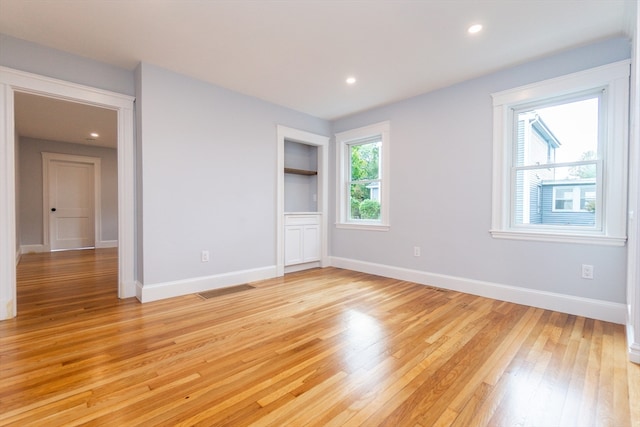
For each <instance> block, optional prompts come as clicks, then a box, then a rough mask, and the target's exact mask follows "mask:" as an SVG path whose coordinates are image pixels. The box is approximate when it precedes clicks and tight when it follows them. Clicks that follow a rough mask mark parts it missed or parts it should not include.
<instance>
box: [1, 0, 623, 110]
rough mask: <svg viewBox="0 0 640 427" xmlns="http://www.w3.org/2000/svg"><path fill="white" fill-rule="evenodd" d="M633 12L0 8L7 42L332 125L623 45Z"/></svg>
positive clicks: (322, 2) (567, 0) (577, 5)
mask: <svg viewBox="0 0 640 427" xmlns="http://www.w3.org/2000/svg"><path fill="white" fill-rule="evenodd" d="M634 2H635V0H423V1H419V0H412V1H403V0H398V1H390V0H386V1H385V0H359V1H352V0H343V1H339V0H336V1H331V0H279V1H275V0H273V1H268V0H264V1H260V0H253V1H245V0H237V1H231V0H229V1H213V0H210V1H207V0H155V1H149V0H129V1H108V0H56V1H46V0H0V32H2V33H4V34H7V35H10V36H13V37H17V38H21V39H25V40H29V41H33V42H36V43H39V44H42V45H45V46H50V47H53V48H57V49H61V50H64V51H68V52H71V53H75V54H78V55H82V56H85V57H88V58H93V59H96V60H98V61H102V62H106V63H109V64H113V65H116V66H119V67H123V68H126V69H133V68H135V67H136V65H137V64H138V63H139V62H140V61H143V62H148V63H152V64H155V65H158V66H161V67H164V68H167V69H170V70H173V71H176V72H179V73H182V74H186V75H189V76H192V77H196V78H199V79H202V80H205V81H208V82H211V83H214V84H217V85H220V86H223V87H226V88H229V89H232V90H235V91H238V92H241V93H245V94H247V95H251V96H255V97H257V98H261V99H264V100H267V101H271V102H273V103H275V104H279V105H283V106H286V107H290V108H293V109H295V110H298V111H302V112H305V113H308V114H311V115H313V116H316V117H320V118H324V119H335V118H338V117H342V116H345V115H349V114H352V113H355V112H358V111H363V110H366V109H369V108H373V107H376V106H379V105H384V104H388V103H391V102H394V101H397V100H400V99H404V98H408V97H411V96H415V95H418V94H421V93H425V92H428V91H431V90H434V89H438V88H441V87H445V86H448V85H451V84H454V83H456V82H460V81H464V80H467V79H470V78H473V77H477V76H480V75H483V74H487V73H490V72H493V71H495V70H498V69H501V68H505V67H508V66H512V65H515V64H519V63H522V62H525V61H527V60H530V59H532V58H537V57H541V56H544V55H548V54H551V53H555V52H558V51H562V50H565V49H568V48H571V47H575V46H579V45H583V44H587V43H590V42H593V41H597V40H601V39H605V38H609V37H613V36H620V35H624V34H627V33H629V32H630V28H631V15H632V14H631V8H632V5H633V3H634ZM473 23H481V24H483V25H484V30H483V31H482V32H481V33H479V34H476V35H473V36H472V35H469V34H468V33H467V32H466V29H467V27H469V25H471V24H473ZM351 75H353V76H355V77H357V79H358V82H357V83H356V84H355V85H353V86H348V85H346V84H345V79H346V77H347V76H351Z"/></svg>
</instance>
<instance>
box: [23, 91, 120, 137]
mask: <svg viewBox="0 0 640 427" xmlns="http://www.w3.org/2000/svg"><path fill="white" fill-rule="evenodd" d="M14 105H15V123H16V132H17V134H18V135H20V136H23V137H29V138H36V139H44V140H48V141H62V142H70V143H74V144H85V145H93V146H97V147H108V148H117V146H118V136H117V134H118V122H117V114H116V112H115V111H114V110H107V109H105V108H99V107H94V106H91V105H84V104H78V103H75V102H69V101H63V100H59V99H53V98H46V97H43V96H37V95H32V94H27V93H19V92H17V93H16V95H15V99H14ZM94 132H95V133H97V134H98V136H97V137H94V136H91V134H92V133H94Z"/></svg>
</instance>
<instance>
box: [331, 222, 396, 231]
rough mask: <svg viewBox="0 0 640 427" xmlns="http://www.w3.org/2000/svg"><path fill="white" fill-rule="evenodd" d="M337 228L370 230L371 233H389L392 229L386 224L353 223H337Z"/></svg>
mask: <svg viewBox="0 0 640 427" xmlns="http://www.w3.org/2000/svg"><path fill="white" fill-rule="evenodd" d="M336 228H343V229H351V230H369V231H389V229H390V228H391V227H390V226H389V225H386V224H374V223H361V224H358V223H351V222H339V223H336Z"/></svg>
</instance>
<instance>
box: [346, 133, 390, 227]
mask: <svg viewBox="0 0 640 427" xmlns="http://www.w3.org/2000/svg"><path fill="white" fill-rule="evenodd" d="M336 147H337V152H338V175H339V178H338V182H339V184H338V186H339V189H338V200H337V203H336V204H337V206H338V212H337V218H338V220H337V224H336V225H337V226H338V227H342V228H366V229H373V230H388V228H389V202H388V201H389V162H388V158H389V122H383V123H377V124H374V125H370V126H366V127H362V128H358V129H353V130H350V131H346V132H341V133H338V134H336Z"/></svg>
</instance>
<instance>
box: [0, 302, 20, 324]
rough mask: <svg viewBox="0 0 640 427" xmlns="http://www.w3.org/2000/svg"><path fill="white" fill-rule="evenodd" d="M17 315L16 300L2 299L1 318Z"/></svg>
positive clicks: (0, 303)
mask: <svg viewBox="0 0 640 427" xmlns="http://www.w3.org/2000/svg"><path fill="white" fill-rule="evenodd" d="M13 317H16V303H15V301H14V300H12V299H11V300H8V299H0V320H7V319H11V318H13Z"/></svg>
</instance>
